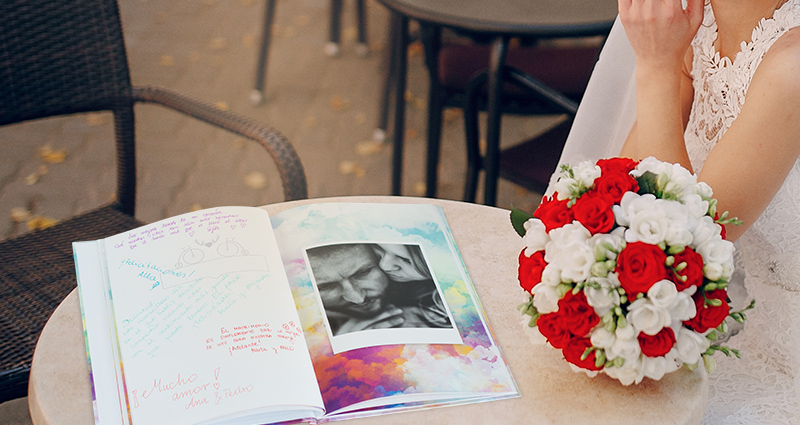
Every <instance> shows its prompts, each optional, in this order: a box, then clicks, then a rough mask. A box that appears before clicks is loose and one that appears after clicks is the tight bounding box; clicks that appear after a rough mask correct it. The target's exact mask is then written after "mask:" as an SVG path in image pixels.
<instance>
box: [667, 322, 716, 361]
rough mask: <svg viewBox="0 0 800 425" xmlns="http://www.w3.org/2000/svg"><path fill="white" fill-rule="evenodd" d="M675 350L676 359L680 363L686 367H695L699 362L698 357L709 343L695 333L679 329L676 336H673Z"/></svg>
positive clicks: (682, 328)
mask: <svg viewBox="0 0 800 425" xmlns="http://www.w3.org/2000/svg"><path fill="white" fill-rule="evenodd" d="M675 340H676V341H675V348H676V349H677V351H678V359H679V360H680V361H681V362H682V363H686V364H688V365H695V364H697V362H698V361H700V355H701V354H703V353H704V352H705V351H706V350H707V349H708V346H709V345H711V342H710V341H709V340H708V338H706V337H704V336H702V335H700V334H698V333H697V332H695V331H692V330H689V329H686V328H684V327H681V328H679V329H678V334H677V335H675Z"/></svg>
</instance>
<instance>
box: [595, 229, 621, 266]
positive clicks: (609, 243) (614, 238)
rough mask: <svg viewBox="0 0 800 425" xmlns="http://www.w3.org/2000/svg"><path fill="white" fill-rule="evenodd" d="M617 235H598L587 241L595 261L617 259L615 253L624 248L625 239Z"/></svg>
mask: <svg viewBox="0 0 800 425" xmlns="http://www.w3.org/2000/svg"><path fill="white" fill-rule="evenodd" d="M618 229H619V228H618ZM615 230H616V229H615ZM619 233H620V232H617V233H598V234H596V235H594V236H592V238H591V239H589V246H591V247H592V249H593V250H594V256H595V260H597V261H605V260H616V259H617V253H619V252H620V251H622V249H623V248H625V239H623V238H622V237H621V236H620V235H619Z"/></svg>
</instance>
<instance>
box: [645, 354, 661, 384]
mask: <svg viewBox="0 0 800 425" xmlns="http://www.w3.org/2000/svg"><path fill="white" fill-rule="evenodd" d="M642 373H643V374H644V376H646V377H648V378H650V379H653V380H656V381H659V380H661V378H663V377H664V374H665V373H667V359H665V358H664V357H647V356H642Z"/></svg>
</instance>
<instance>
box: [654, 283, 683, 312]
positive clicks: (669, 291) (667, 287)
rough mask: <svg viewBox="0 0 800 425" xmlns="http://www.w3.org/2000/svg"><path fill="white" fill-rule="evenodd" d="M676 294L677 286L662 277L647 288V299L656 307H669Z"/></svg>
mask: <svg viewBox="0 0 800 425" xmlns="http://www.w3.org/2000/svg"><path fill="white" fill-rule="evenodd" d="M677 296H678V288H676V287H675V284H674V283H672V282H671V281H669V280H666V279H662V280H659V281H658V282H656V283H654V284H653V286H651V287H650V289H648V290H647V299H648V300H650V302H651V303H653V305H655V306H656V307H658V308H669V307H670V306H671V305H672V303H673V302H675V298H676V297H677Z"/></svg>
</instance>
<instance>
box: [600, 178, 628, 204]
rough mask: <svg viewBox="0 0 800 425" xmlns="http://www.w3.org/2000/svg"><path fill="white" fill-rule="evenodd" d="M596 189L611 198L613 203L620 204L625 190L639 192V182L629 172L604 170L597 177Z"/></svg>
mask: <svg viewBox="0 0 800 425" xmlns="http://www.w3.org/2000/svg"><path fill="white" fill-rule="evenodd" d="M594 190H596V191H597V192H598V193H600V194H602V195H603V197H605V198H606V199H608V200H610V201H611V203H612V204H619V201H620V200H621V199H622V195H624V194H625V192H638V191H639V182H637V181H636V179H635V178H633V177H632V176H631V175H630V174H628V173H621V172H603V174H602V175H601V176H600V177H598V178H597V179H595V181H594Z"/></svg>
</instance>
